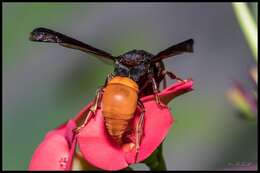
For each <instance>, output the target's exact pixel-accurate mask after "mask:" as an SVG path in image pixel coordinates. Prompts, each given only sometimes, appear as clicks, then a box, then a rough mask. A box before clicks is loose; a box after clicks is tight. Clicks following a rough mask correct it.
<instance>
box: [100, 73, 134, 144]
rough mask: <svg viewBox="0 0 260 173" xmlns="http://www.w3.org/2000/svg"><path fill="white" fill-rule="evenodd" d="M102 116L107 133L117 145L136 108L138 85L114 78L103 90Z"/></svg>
mask: <svg viewBox="0 0 260 173" xmlns="http://www.w3.org/2000/svg"><path fill="white" fill-rule="evenodd" d="M104 90H105V91H104V94H103V98H102V102H101V103H102V114H103V116H104V118H105V125H106V128H107V130H108V133H109V134H110V135H111V136H112V138H113V139H115V140H116V141H117V142H118V143H119V144H121V143H122V136H123V133H124V132H125V130H126V128H127V127H128V123H129V121H130V120H131V119H132V117H133V115H134V112H135V110H136V107H137V99H138V85H137V83H136V82H134V81H133V80H131V79H129V78H128V77H120V76H116V77H114V78H113V79H111V80H110V81H109V83H108V84H107V86H106V87H105V88H104Z"/></svg>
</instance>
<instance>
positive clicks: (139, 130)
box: [135, 100, 145, 163]
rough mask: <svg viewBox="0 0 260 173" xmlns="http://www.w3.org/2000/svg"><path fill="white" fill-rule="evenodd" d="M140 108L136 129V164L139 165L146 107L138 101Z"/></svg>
mask: <svg viewBox="0 0 260 173" xmlns="http://www.w3.org/2000/svg"><path fill="white" fill-rule="evenodd" d="M137 104H138V106H139V107H140V108H141V116H140V118H139V120H138V123H137V126H136V129H135V136H136V140H135V149H136V155H135V163H137V159H138V155H139V149H140V144H141V138H142V135H143V124H144V113H145V107H144V105H143V103H142V102H141V101H140V100H138V102H137Z"/></svg>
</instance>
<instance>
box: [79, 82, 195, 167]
mask: <svg viewBox="0 0 260 173" xmlns="http://www.w3.org/2000/svg"><path fill="white" fill-rule="evenodd" d="M192 85H193V81H192V80H188V81H185V82H177V83H175V84H173V85H172V86H170V87H168V88H166V89H165V90H163V91H162V92H161V93H159V96H160V98H161V101H162V102H163V103H165V104H167V103H168V102H169V101H170V100H172V99H173V98H175V97H177V96H178V95H180V94H183V93H185V92H188V91H191V90H192ZM141 100H142V102H143V104H144V106H145V111H146V112H145V115H144V131H143V138H142V140H141V145H140V152H139V157H138V160H137V161H138V162H140V161H142V160H144V159H146V158H147V157H148V156H149V155H150V154H152V152H153V151H154V150H155V149H156V148H157V147H158V146H159V145H160V143H161V142H162V141H163V139H164V138H165V136H166V135H167V133H168V131H169V129H170V127H171V125H172V123H173V117H172V115H171V113H170V111H169V109H168V108H167V107H165V108H161V107H159V106H158V105H157V103H156V102H155V101H154V96H153V95H150V96H146V97H143V98H142V99H141ZM89 108H90V104H89V105H88V106H86V107H85V108H84V109H83V110H82V111H81V112H80V113H79V115H77V116H76V119H82V117H83V116H84V115H85V113H86V112H87V111H88V109H89ZM139 117H140V110H138V111H136V113H135V116H134V120H133V122H134V123H132V128H133V129H135V125H136V123H137V121H138V119H139ZM78 142H79V148H80V151H81V152H82V154H83V156H84V157H85V159H86V160H87V161H88V162H90V163H91V164H93V165H95V166H96V167H99V168H101V169H105V170H119V169H123V168H126V167H127V166H128V164H133V163H135V155H136V153H135V149H133V150H131V148H134V147H131V146H133V145H134V143H132V144H133V145H128V146H129V147H128V148H127V146H126V147H119V146H118V145H117V144H115V143H114V141H113V140H111V138H110V136H109V135H108V133H107V130H106V128H105V123H104V118H103V116H102V113H101V110H100V109H98V110H97V113H96V115H95V116H94V118H92V119H91V120H90V121H89V123H88V124H87V125H86V126H85V127H84V128H83V129H82V130H81V131H80V133H79V134H78ZM126 145H127V144H126Z"/></svg>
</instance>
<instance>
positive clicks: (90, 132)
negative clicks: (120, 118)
mask: <svg viewBox="0 0 260 173" xmlns="http://www.w3.org/2000/svg"><path fill="white" fill-rule="evenodd" d="M78 142H79V149H80V151H81V153H82V154H83V156H84V158H85V159H86V160H87V161H88V162H89V163H91V164H92V165H95V166H96V167H99V168H101V169H105V170H118V169H122V168H125V167H127V166H128V164H127V162H126V161H125V158H124V153H123V151H122V150H121V148H120V147H118V146H116V144H115V143H114V142H113V141H112V140H111V139H109V136H108V134H107V132H106V129H105V123H104V118H103V116H102V114H101V110H100V109H99V110H98V111H97V114H96V115H95V117H94V118H92V119H91V120H90V121H89V123H88V124H87V125H86V126H85V127H84V128H83V129H82V130H81V131H80V133H79V134H78Z"/></svg>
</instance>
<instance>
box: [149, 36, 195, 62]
mask: <svg viewBox="0 0 260 173" xmlns="http://www.w3.org/2000/svg"><path fill="white" fill-rule="evenodd" d="M193 43H194V41H193V39H189V40H186V41H184V42H181V43H179V44H176V45H173V46H171V47H169V48H167V49H165V50H163V51H161V52H159V53H158V54H157V55H155V56H154V57H153V59H152V61H153V62H158V61H161V60H162V59H165V58H168V57H171V56H175V55H178V54H181V53H184V52H193Z"/></svg>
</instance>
